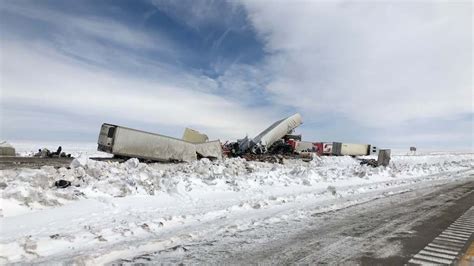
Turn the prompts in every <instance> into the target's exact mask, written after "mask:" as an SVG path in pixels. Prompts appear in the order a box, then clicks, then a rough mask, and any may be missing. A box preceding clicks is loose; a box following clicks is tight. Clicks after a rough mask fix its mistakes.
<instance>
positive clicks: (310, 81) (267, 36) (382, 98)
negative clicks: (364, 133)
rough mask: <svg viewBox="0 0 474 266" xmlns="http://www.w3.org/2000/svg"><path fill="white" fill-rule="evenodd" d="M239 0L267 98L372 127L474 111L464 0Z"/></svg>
mask: <svg viewBox="0 0 474 266" xmlns="http://www.w3.org/2000/svg"><path fill="white" fill-rule="evenodd" d="M244 5H245V7H246V8H247V10H248V13H249V18H250V20H251V21H252V23H253V25H254V27H255V29H256V30H257V32H258V33H259V35H260V37H261V38H262V40H264V41H265V45H266V50H267V51H268V52H269V53H270V54H271V57H270V58H269V59H268V69H270V70H271V71H272V74H273V76H274V77H275V78H274V79H273V80H272V81H271V82H270V83H269V84H268V85H267V86H266V89H267V90H268V91H269V92H270V93H271V94H272V95H274V97H273V102H274V103H275V104H281V105H289V106H293V107H296V108H300V109H302V110H305V111H306V112H307V113H311V114H313V115H314V116H317V115H327V114H328V113H337V114H340V115H342V116H345V117H348V118H350V119H352V120H354V121H355V122H357V123H361V124H364V125H367V126H376V127H387V126H396V125H399V126H401V125H402V123H403V122H404V121H408V120H410V119H416V118H435V117H439V116H449V115H457V114H463V113H469V112H472V111H473V109H472V102H473V84H472V74H473V69H472V23H471V22H472V3H471V2H444V1H443V2H418V3H410V2H397V3H391V2H380V3H379V2H362V1H336V2H324V1H322V2H321V1H316V2H314V1H297V2H293V3H292V4H288V3H287V2H284V1H276V2H272V3H269V2H267V1H244Z"/></svg>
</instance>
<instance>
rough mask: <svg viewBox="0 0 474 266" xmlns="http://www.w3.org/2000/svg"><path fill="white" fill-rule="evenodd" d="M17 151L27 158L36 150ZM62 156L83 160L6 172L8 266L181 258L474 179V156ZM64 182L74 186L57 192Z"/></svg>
mask: <svg viewBox="0 0 474 266" xmlns="http://www.w3.org/2000/svg"><path fill="white" fill-rule="evenodd" d="M13 144H14V145H15V146H16V147H17V151H18V152H19V153H20V154H30V153H31V152H33V151H34V150H35V149H36V148H37V147H34V148H31V146H28V145H24V146H21V145H18V144H15V143H13ZM39 148H41V147H39ZM53 148H55V147H51V149H53ZM28 149H29V150H28ZM63 149H64V150H65V151H66V152H67V153H72V154H73V155H74V156H78V158H77V159H75V160H74V161H73V162H72V163H71V167H70V169H67V168H60V169H55V168H52V167H47V166H46V167H42V168H41V169H12V170H0V189H1V191H2V193H1V213H0V215H1V218H0V230H1V234H0V262H1V263H9V262H27V263H51V262H65V263H79V264H81V263H84V264H90V265H95V264H104V263H108V262H112V261H115V260H118V259H127V258H132V257H136V256H139V255H140V254H144V253H149V252H155V254H161V253H159V252H160V251H163V256H170V254H172V255H173V254H174V256H178V257H179V254H180V252H185V251H186V248H184V246H186V245H187V244H189V243H193V242H205V241H206V240H207V239H209V240H210V239H227V238H232V236H234V235H237V234H238V233H239V232H244V231H247V230H251V229H252V228H258V227H259V226H261V225H262V224H265V225H269V224H272V223H277V222H281V221H286V222H287V223H288V225H290V226H291V223H292V221H295V220H304V219H307V218H308V217H309V216H310V215H309V214H311V213H314V212H327V211H332V210H337V209H341V208H345V207H347V206H351V205H354V204H359V203H361V202H367V201H370V200H373V199H376V198H380V197H385V196H388V195H392V194H394V193H403V192H404V191H407V190H410V189H412V188H414V187H416V186H425V185H427V184H433V183H437V184H442V183H449V182H453V181H455V180H459V179H465V178H472V177H469V175H470V174H473V173H474V170H473V168H474V156H473V154H472V153H440V152H437V153H436V154H428V155H417V156H407V155H395V156H392V161H391V163H390V166H389V167H386V168H384V167H380V168H372V167H367V166H360V165H359V162H358V161H357V160H356V159H353V158H351V157H321V158H315V159H314V160H313V161H312V162H309V163H305V162H302V161H296V160H288V161H285V163H284V164H283V165H280V164H270V163H260V162H247V161H245V160H243V159H227V160H224V161H220V162H211V161H209V160H206V159H204V160H201V161H197V162H194V163H191V164H143V163H139V162H138V160H136V159H131V160H129V161H127V162H125V163H122V164H119V163H109V162H98V161H92V160H88V159H87V157H88V156H90V155H93V156H107V155H106V154H103V153H98V152H95V151H94V150H95V146H93V145H91V146H90V147H86V148H83V149H78V148H77V147H74V145H69V146H67V145H65V146H63ZM59 179H65V180H69V181H71V182H72V186H70V187H67V188H64V189H59V188H56V187H55V186H54V182H55V181H57V180H59ZM267 233H268V232H267ZM200 248H203V247H200ZM188 249H189V245H188ZM156 252H158V253H156ZM212 259H213V258H210V260H212Z"/></svg>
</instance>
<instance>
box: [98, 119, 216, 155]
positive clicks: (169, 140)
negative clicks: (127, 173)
mask: <svg viewBox="0 0 474 266" xmlns="http://www.w3.org/2000/svg"><path fill="white" fill-rule="evenodd" d="M97 143H98V148H97V149H98V150H99V151H103V152H107V153H111V154H113V155H114V156H117V157H127V158H138V159H144V160H151V161H160V162H173V161H174V162H191V161H195V160H197V159H198V158H203V157H206V158H211V159H222V147H221V144H220V141H218V140H217V141H211V142H204V143H199V144H195V143H191V142H188V141H184V140H181V139H177V138H173V137H168V136H164V135H160V134H155V133H150V132H145V131H141V130H136V129H132V128H127V127H122V126H117V125H112V124H107V123H104V124H102V127H101V129H100V133H99V139H98V142H97Z"/></svg>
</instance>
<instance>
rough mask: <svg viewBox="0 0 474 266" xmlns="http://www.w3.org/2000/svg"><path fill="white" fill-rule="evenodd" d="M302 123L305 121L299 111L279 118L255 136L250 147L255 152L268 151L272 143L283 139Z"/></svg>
mask: <svg viewBox="0 0 474 266" xmlns="http://www.w3.org/2000/svg"><path fill="white" fill-rule="evenodd" d="M302 123H303V121H302V118H301V115H300V114H299V113H296V114H294V115H292V116H289V117H287V118H284V119H281V120H278V121H276V122H275V123H273V124H272V125H271V126H269V127H268V128H267V129H265V130H264V131H262V132H261V133H260V134H258V136H256V137H255V138H253V139H252V140H251V141H250V143H249V144H250V145H249V148H250V149H251V151H252V152H253V153H257V154H258V153H266V152H267V150H268V148H270V146H272V144H274V143H275V142H276V141H278V140H280V139H282V138H283V137H284V136H285V135H287V134H290V133H291V132H292V131H293V130H294V129H295V128H297V127H298V126H300V125H301V124H302Z"/></svg>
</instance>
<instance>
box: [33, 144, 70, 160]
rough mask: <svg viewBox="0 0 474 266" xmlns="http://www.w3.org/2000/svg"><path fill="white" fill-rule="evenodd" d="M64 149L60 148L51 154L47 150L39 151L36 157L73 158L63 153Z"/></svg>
mask: <svg viewBox="0 0 474 266" xmlns="http://www.w3.org/2000/svg"><path fill="white" fill-rule="evenodd" d="M62 149H63V148H62V147H61V146H59V147H58V149H57V150H56V151H55V152H51V151H50V150H49V149H47V148H43V149H39V150H38V152H37V153H36V154H35V155H34V157H39V158H62V157H68V158H70V157H71V154H66V153H65V152H62Z"/></svg>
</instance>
